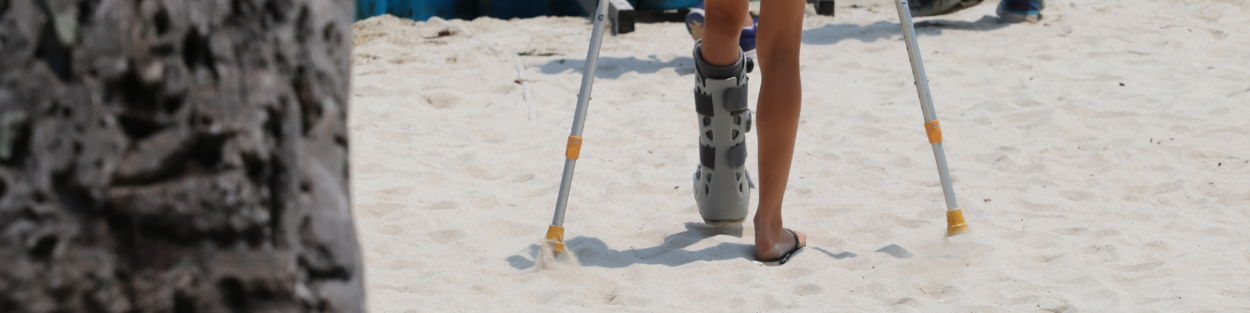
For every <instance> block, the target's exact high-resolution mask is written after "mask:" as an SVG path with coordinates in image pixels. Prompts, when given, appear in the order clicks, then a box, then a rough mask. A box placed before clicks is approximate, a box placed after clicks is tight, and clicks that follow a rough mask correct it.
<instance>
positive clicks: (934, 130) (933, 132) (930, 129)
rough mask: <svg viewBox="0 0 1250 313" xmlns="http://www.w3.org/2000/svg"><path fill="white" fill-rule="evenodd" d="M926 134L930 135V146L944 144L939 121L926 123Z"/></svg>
mask: <svg viewBox="0 0 1250 313" xmlns="http://www.w3.org/2000/svg"><path fill="white" fill-rule="evenodd" d="M924 132H925V133H928V134H929V143H930V144H934V143H939V142H942V125H940V124H938V121H937V120H933V121H932V122H928V123H924Z"/></svg>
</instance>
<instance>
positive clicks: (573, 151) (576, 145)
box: [564, 136, 582, 160]
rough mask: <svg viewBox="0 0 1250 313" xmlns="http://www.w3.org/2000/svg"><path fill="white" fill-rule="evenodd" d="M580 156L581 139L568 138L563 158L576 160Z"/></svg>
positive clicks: (575, 137)
mask: <svg viewBox="0 0 1250 313" xmlns="http://www.w3.org/2000/svg"><path fill="white" fill-rule="evenodd" d="M581 154H582V137H577V136H569V145H568V146H567V147H565V149H564V157H566V158H570V159H574V160H576V159H577V157H578V156H579V155H581Z"/></svg>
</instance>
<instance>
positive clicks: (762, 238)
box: [755, 224, 807, 262]
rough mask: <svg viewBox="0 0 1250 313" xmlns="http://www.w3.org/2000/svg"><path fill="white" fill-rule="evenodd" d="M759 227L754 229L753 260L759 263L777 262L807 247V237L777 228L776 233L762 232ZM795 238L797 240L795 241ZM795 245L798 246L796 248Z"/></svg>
mask: <svg viewBox="0 0 1250 313" xmlns="http://www.w3.org/2000/svg"><path fill="white" fill-rule="evenodd" d="M762 229H764V228H761V227H760V225H758V224H757V225H756V227H755V260H756V261H760V262H769V261H777V260H779V259H781V258H782V257H783V256H785V255H786V254H787V253H789V252H793V251H795V250H798V248H803V247H806V246H807V235H804V234H803V233H800V232H796V231H793V230H790V229H788V228H780V227H777V228H776V229H778V230H777V231H762ZM795 237H797V238H798V240H797V241H796V240H795ZM795 245H798V246H797V247H796V246H795Z"/></svg>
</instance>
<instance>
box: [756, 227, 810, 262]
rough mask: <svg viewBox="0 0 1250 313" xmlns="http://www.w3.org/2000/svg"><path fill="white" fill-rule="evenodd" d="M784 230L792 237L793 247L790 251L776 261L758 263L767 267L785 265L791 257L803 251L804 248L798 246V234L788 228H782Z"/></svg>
mask: <svg viewBox="0 0 1250 313" xmlns="http://www.w3.org/2000/svg"><path fill="white" fill-rule="evenodd" d="M784 229H785V230H786V231H788V232H790V235H791V236H794V247H791V248H790V251H786V253H785V254H782V255H781V257H779V258H777V259H776V260H771V261H762V260H760V261H759V262H760V263H764V265H768V266H781V265H785V264H786V262H790V258H791V257H794V256H795V255H797V254H799V250H803V248H804V247H800V246H799V233H796V232H794V231H793V230H790V229H789V228H784Z"/></svg>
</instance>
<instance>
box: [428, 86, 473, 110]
mask: <svg viewBox="0 0 1250 313" xmlns="http://www.w3.org/2000/svg"><path fill="white" fill-rule="evenodd" d="M421 101H422V102H424V103H425V104H427V105H429V106H432V107H434V108H436V109H450V108H454V107H456V106H458V105H460V103H461V102H463V100H462V99H460V96H457V95H456V94H454V93H451V92H449V91H445V90H434V91H430V92H427V93H425V94H423V95H421Z"/></svg>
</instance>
